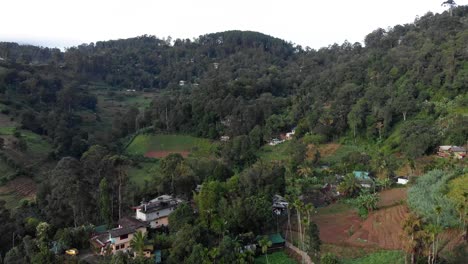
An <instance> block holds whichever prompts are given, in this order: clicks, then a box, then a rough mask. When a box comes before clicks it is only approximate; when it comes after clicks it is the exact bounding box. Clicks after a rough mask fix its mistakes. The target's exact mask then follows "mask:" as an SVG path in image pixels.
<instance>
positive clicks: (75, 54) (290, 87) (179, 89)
mask: <svg viewBox="0 0 468 264" xmlns="http://www.w3.org/2000/svg"><path fill="white" fill-rule="evenodd" d="M466 43H468V7H466V6H460V7H458V8H455V9H454V10H453V15H452V16H451V15H450V14H449V13H448V12H444V13H443V14H432V13H428V14H426V15H424V16H422V17H420V18H417V19H416V20H415V22H414V23H411V24H405V25H397V26H395V27H393V28H389V29H387V30H384V29H377V30H375V31H374V32H372V33H370V34H369V35H367V36H366V37H365V45H364V46H363V45H361V44H360V43H354V44H351V43H348V42H345V43H343V44H341V45H338V44H334V45H331V46H329V47H327V48H322V49H319V50H312V49H309V48H305V49H304V48H302V47H300V46H297V45H293V44H291V43H288V42H286V41H283V40H280V39H277V38H273V37H270V36H267V35H264V34H261V33H256V32H243V31H227V32H221V33H214V34H207V35H204V36H200V37H199V38H197V39H195V40H188V39H185V40H184V39H176V40H172V39H170V38H168V39H159V38H156V37H152V36H141V37H137V38H132V39H125V40H114V41H103V42H97V43H95V44H83V45H80V46H78V47H73V48H69V49H67V50H66V51H65V52H60V51H59V50H57V49H45V48H37V47H32V46H20V45H17V44H14V43H0V57H1V58H2V59H0V93H2V97H1V98H2V99H1V100H2V102H0V103H3V104H5V105H12V104H13V105H14V104H18V105H22V106H24V107H22V108H21V109H20V110H19V111H15V115H16V116H17V117H18V118H20V119H21V121H22V125H23V126H24V127H25V128H28V129H31V130H33V131H35V132H37V133H42V134H45V135H48V136H49V137H51V138H52V139H53V140H54V144H55V146H56V148H57V149H58V150H59V151H58V153H59V154H60V155H62V154H73V155H75V156H79V155H80V153H81V152H82V151H84V150H85V149H86V148H87V146H88V145H90V144H92V143H95V142H89V138H92V137H91V136H90V134H92V133H94V132H93V131H92V130H89V129H88V130H86V131H80V128H79V124H80V122H81V121H80V116H79V115H77V112H79V111H81V110H83V109H90V110H91V111H98V113H97V114H98V115H99V109H96V100H97V99H96V97H95V96H94V95H93V93H91V92H90V89H89V87H90V86H91V85H94V84H96V83H98V84H99V85H101V86H100V87H107V88H103V89H108V90H109V91H118V90H119V89H120V90H122V89H135V90H137V91H138V90H141V91H146V92H151V91H163V92H160V93H157V96H155V99H154V101H153V103H152V104H151V106H149V107H148V108H146V109H144V110H143V109H129V110H128V111H129V112H128V113H126V114H122V115H119V116H116V117H115V120H113V123H112V124H113V126H112V128H113V129H112V131H108V133H109V135H108V137H106V139H107V141H108V142H113V141H114V140H115V139H116V138H119V137H123V136H126V135H128V134H130V133H133V132H134V131H135V130H136V129H137V128H141V127H147V126H153V127H154V128H155V129H157V130H162V131H171V132H173V131H175V132H185V133H192V134H195V135H197V136H203V137H209V138H218V137H219V136H220V135H224V134H227V135H230V136H238V135H247V134H249V133H251V131H252V130H253V129H254V128H255V127H256V126H257V128H256V131H257V132H260V134H261V138H262V140H268V139H269V138H271V137H273V136H275V135H277V134H278V133H280V132H284V131H286V130H288V129H291V128H292V127H295V126H297V128H298V129H297V132H298V135H299V136H304V135H306V134H307V136H309V137H313V138H315V139H318V140H320V141H326V140H333V139H336V138H338V137H342V136H348V137H350V138H358V139H359V138H360V139H365V140H370V141H384V140H386V143H388V147H389V148H390V149H391V150H394V151H399V150H402V151H404V152H405V153H407V154H410V155H415V156H418V155H422V154H424V153H426V152H427V151H430V150H431V148H433V147H434V146H436V144H439V143H450V144H462V143H463V142H465V140H466V134H467V131H466V130H467V127H468V124H467V116H466V113H467V107H468V95H467V90H468V89H467V87H468V63H467V58H468V50H467V49H466ZM97 122H100V120H99V119H98V121H97ZM135 124H138V125H135ZM57 127H59V128H57ZM64 131H66V133H71V135H73V136H72V137H66V138H63V137H64V136H63V135H62V134H63V133H65V132H64ZM61 135H62V136H61ZM392 135H393V136H392ZM415 139H417V140H415ZM64 142H65V143H64ZM402 142H416V143H415V144H404V146H403V145H402V144H401V143H402ZM72 145H73V146H78V150H77V151H72V150H71V149H72Z"/></svg>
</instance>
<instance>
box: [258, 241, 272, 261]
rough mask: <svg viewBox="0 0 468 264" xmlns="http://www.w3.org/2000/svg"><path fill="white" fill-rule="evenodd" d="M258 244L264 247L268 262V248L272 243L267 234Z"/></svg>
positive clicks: (263, 250) (263, 251)
mask: <svg viewBox="0 0 468 264" xmlns="http://www.w3.org/2000/svg"><path fill="white" fill-rule="evenodd" d="M258 245H259V246H260V247H261V248H262V253H263V254H265V258H266V262H267V263H268V254H267V251H268V248H269V247H271V245H272V243H271V241H270V239H268V237H267V236H264V237H263V238H262V239H260V241H258Z"/></svg>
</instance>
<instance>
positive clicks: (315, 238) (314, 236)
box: [308, 222, 322, 256]
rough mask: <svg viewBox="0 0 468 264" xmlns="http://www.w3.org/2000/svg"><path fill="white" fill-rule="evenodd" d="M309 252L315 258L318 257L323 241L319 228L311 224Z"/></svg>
mask: <svg viewBox="0 0 468 264" xmlns="http://www.w3.org/2000/svg"><path fill="white" fill-rule="evenodd" d="M308 229H309V230H308V231H309V232H308V234H309V252H310V253H312V254H313V255H314V256H317V255H318V254H319V253H320V245H322V241H321V240H320V235H319V228H318V226H317V224H316V223H314V222H310V223H309V228H308Z"/></svg>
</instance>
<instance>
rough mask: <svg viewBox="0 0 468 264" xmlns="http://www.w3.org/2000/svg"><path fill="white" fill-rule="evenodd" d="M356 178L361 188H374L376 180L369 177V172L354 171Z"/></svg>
mask: <svg viewBox="0 0 468 264" xmlns="http://www.w3.org/2000/svg"><path fill="white" fill-rule="evenodd" d="M353 175H354V178H356V179H357V180H358V181H359V184H360V185H361V187H364V188H371V187H372V186H374V180H373V179H372V178H371V177H370V176H369V172H367V171H353Z"/></svg>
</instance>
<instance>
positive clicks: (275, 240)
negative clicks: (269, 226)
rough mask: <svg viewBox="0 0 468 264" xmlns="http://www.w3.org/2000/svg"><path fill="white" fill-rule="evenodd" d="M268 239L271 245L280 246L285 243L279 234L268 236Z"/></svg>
mask: <svg viewBox="0 0 468 264" xmlns="http://www.w3.org/2000/svg"><path fill="white" fill-rule="evenodd" d="M268 238H269V239H270V241H271V243H273V244H281V243H284V242H285V240H284V238H283V237H282V236H281V235H280V234H279V233H276V234H270V235H268Z"/></svg>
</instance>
